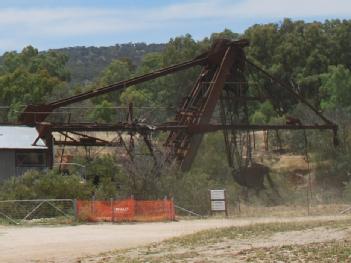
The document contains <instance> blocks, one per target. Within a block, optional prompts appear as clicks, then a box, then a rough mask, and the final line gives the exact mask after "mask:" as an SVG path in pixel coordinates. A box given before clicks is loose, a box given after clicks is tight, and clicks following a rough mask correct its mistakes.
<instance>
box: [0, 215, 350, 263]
mask: <svg viewBox="0 0 351 263" xmlns="http://www.w3.org/2000/svg"><path fill="white" fill-rule="evenodd" d="M345 218H349V217H346V216H337V217H335V216H334V217H332V216H319V217H296V218H291V217H290V218H276V217H266V218H246V219H207V220H188V221H180V222H170V223H144V224H96V225H78V226H56V227H50V226H34V227H4V226H0V262H76V259H77V258H78V257H82V256H87V255H95V254H98V253H101V252H105V251H109V250H113V249H121V248H131V247H135V246H140V245H145V244H148V243H152V242H158V241H161V240H164V239H167V238H170V237H174V236H180V235H184V234H190V233H194V232H196V231H200V230H204V229H210V228H217V227H226V226H246V225H250V224H255V223H269V222H297V221H313V220H319V221H322V220H326V221H328V220H342V219H345Z"/></svg>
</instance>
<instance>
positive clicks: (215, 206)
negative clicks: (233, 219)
mask: <svg viewBox="0 0 351 263" xmlns="http://www.w3.org/2000/svg"><path fill="white" fill-rule="evenodd" d="M211 210H212V211H225V201H211Z"/></svg>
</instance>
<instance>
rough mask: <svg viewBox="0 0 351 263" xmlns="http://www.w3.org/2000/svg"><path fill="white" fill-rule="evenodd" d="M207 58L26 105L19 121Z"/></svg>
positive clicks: (25, 121)
mask: <svg viewBox="0 0 351 263" xmlns="http://www.w3.org/2000/svg"><path fill="white" fill-rule="evenodd" d="M207 60H208V57H207V56H205V57H200V58H196V59H193V60H189V61H186V62H184V63H181V64H177V65H173V66H170V67H166V68H163V69H159V70H156V71H153V72H151V73H148V74H145V75H142V76H138V77H135V78H132V79H129V80H124V81H120V82H117V83H116V84H112V85H109V86H106V87H103V88H99V89H95V90H91V91H88V92H85V93H82V94H78V95H76V96H72V97H69V98H65V99H61V100H57V101H55V102H52V103H49V104H42V105H28V106H27V107H26V108H25V110H24V111H23V112H22V114H21V115H20V117H19V121H20V122H21V123H23V124H27V125H33V124H35V123H36V122H41V121H44V120H45V118H46V117H47V116H48V115H49V114H50V113H51V112H52V111H53V110H54V109H57V108H60V107H63V106H67V105H70V104H72V103H76V102H80V101H84V100H87V99H90V98H94V97H96V96H100V95H103V94H106V93H109V92H112V91H118V90H123V89H125V88H127V87H130V86H133V85H137V84H140V83H143V82H145V81H149V80H153V79H156V78H159V77H162V76H166V75H168V74H171V73H175V72H178V71H182V70H185V69H188V68H191V67H194V66H196V65H201V64H203V63H206V61H207Z"/></svg>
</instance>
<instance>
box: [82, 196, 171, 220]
mask: <svg viewBox="0 0 351 263" xmlns="http://www.w3.org/2000/svg"><path fill="white" fill-rule="evenodd" d="M76 211H77V217H78V218H79V219H80V220H82V221H90V222H99V221H106V222H122V221H146V222H150V221H165V220H175V209H174V203H173V200H168V199H164V200H152V201H151V200H148V201H145V200H134V199H132V198H131V199H125V200H116V201H115V200H113V201H84V200H78V201H77V210H76Z"/></svg>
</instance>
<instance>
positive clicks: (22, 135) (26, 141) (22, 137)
mask: <svg viewBox="0 0 351 263" xmlns="http://www.w3.org/2000/svg"><path fill="white" fill-rule="evenodd" d="M37 137H38V132H37V130H36V129H35V128H33V127H27V126H0V149H33V150H34V149H47V147H46V145H45V143H44V142H43V140H41V139H39V140H38V142H37V143H36V146H33V145H32V144H33V142H34V141H35V139H36V138H37Z"/></svg>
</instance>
